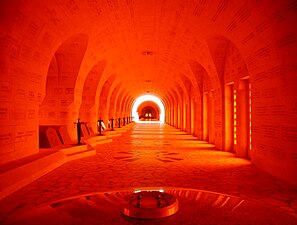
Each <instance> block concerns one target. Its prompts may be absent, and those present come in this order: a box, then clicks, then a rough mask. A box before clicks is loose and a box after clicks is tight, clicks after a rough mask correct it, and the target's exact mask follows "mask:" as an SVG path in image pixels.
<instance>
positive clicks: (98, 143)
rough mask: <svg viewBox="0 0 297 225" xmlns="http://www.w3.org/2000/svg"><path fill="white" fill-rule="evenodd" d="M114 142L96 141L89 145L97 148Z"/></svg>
mask: <svg viewBox="0 0 297 225" xmlns="http://www.w3.org/2000/svg"><path fill="white" fill-rule="evenodd" d="M110 142H112V139H105V140H100V141H94V142H91V143H88V144H89V145H90V146H92V147H93V148H95V147H96V146H97V145H102V144H106V143H110Z"/></svg>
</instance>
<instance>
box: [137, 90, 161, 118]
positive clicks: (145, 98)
mask: <svg viewBox="0 0 297 225" xmlns="http://www.w3.org/2000/svg"><path fill="white" fill-rule="evenodd" d="M146 101H152V102H154V103H156V104H157V105H158V107H159V109H160V123H164V121H165V107H164V105H163V103H162V101H161V100H160V99H159V98H158V97H156V96H154V95H143V96H140V97H138V98H137V99H136V101H135V103H134V105H133V108H132V117H134V121H135V122H136V123H139V122H140V120H139V115H138V112H137V109H138V107H139V105H140V104H141V103H143V102H146Z"/></svg>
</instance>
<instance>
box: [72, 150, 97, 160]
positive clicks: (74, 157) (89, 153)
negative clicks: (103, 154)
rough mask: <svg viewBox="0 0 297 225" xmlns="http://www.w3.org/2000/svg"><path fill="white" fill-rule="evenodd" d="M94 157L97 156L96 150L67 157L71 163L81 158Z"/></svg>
mask: <svg viewBox="0 0 297 225" xmlns="http://www.w3.org/2000/svg"><path fill="white" fill-rule="evenodd" d="M92 155H96V150H95V149H92V150H87V151H81V152H76V153H72V154H69V155H67V160H68V161H71V160H75V159H80V158H84V157H88V156H92Z"/></svg>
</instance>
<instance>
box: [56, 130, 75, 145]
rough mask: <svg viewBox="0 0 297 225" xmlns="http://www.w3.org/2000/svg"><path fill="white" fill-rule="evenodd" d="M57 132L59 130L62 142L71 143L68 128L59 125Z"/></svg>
mask: <svg viewBox="0 0 297 225" xmlns="http://www.w3.org/2000/svg"><path fill="white" fill-rule="evenodd" d="M59 132H60V135H61V137H62V141H63V144H71V143H72V142H73V141H72V140H71V138H70V135H69V133H68V130H67V127H66V126H61V127H60V128H59Z"/></svg>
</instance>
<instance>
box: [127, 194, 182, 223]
mask: <svg viewBox="0 0 297 225" xmlns="http://www.w3.org/2000/svg"><path fill="white" fill-rule="evenodd" d="M177 211H178V201H177V199H176V198H175V197H174V196H173V195H171V194H169V193H164V192H160V191H139V192H136V193H133V194H129V195H127V196H126V197H125V198H124V200H123V202H122V209H121V212H122V213H123V214H124V215H126V216H129V217H133V218H139V219H157V218H163V217H168V216H171V215H173V214H175V213H176V212H177Z"/></svg>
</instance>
